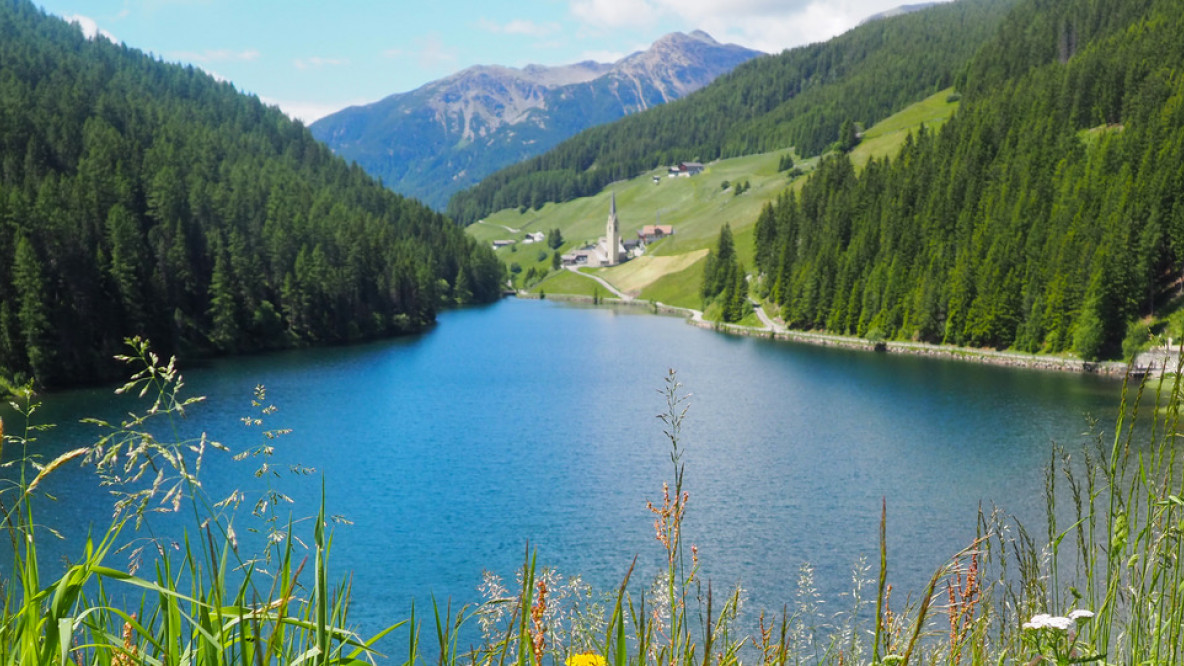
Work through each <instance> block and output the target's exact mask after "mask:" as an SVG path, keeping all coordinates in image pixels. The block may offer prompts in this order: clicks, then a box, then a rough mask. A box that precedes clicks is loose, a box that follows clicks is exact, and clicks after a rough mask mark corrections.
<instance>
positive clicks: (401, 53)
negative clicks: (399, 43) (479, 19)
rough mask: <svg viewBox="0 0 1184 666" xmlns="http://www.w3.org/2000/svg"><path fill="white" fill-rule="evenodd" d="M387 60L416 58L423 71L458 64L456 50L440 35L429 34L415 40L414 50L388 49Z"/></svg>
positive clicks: (384, 53)
mask: <svg viewBox="0 0 1184 666" xmlns="http://www.w3.org/2000/svg"><path fill="white" fill-rule="evenodd" d="M382 55H383V57H385V58H414V59H415V61H416V64H418V65H419V66H420V68H422V69H438V68H441V67H444V66H446V65H451V64H453V63H455V62H456V59H457V55H456V49H454V48H451V47H449V46H447V45H446V44H445V43H444V41H443V40H441V39H440V35H439V34H438V33H434V32H433V33H428V34H426V35H424V36H423V37H420V38H418V39H416V40H415V43H414V45H413V47H412V48H409V49H400V48H393V49H387V50H385V51H383V52H382Z"/></svg>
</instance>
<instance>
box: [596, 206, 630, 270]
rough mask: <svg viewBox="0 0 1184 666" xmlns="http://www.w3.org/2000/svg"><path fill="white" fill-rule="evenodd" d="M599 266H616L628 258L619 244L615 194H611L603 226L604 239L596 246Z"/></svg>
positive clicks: (619, 231)
mask: <svg viewBox="0 0 1184 666" xmlns="http://www.w3.org/2000/svg"><path fill="white" fill-rule="evenodd" d="M596 252H597V254H598V255H599V257H598V258H599V259H600V265H601V266H616V265H617V264H619V263H621V262H622V261H625V258H626V257H627V256H628V255H627V254H626V253H625V246H624V245H622V244H621V223H620V221H619V220H617V193H616V192H613V198H612V202H611V203H610V204H609V207H608V222H606V223H605V225H604V238H601V239H600V242H599V243H597V245H596Z"/></svg>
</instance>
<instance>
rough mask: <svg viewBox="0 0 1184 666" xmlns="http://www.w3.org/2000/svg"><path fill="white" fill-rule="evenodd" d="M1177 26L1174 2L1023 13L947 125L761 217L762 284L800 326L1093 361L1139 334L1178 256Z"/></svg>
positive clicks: (1182, 31)
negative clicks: (1075, 355) (1143, 318)
mask: <svg viewBox="0 0 1184 666" xmlns="http://www.w3.org/2000/svg"><path fill="white" fill-rule="evenodd" d="M1181 35H1184V12H1181V11H1180V5H1179V2H1178V1H1177V0H1107V1H1105V2H1103V1H1101V0H1071V1H1068V2H1056V3H1053V2H1044V1H1041V0H1027V1H1025V2H1024V3H1022V4H1020V5H1018V6H1017V7H1016V8H1015V11H1013V12H1012V13H1011V14H1010V15H1009V16H1008V18H1007V20H1006V21H1005V22H1004V24H1003V25H1002V26H1001V27H1000V29H999V30H998V33H997V34H996V35H995V37H994V38H993V39H992V41H991V42H989V43H988V44H987V45H986V46H985V47H984V48H983V49H982V51H981V53H980V54H979V56H978V57H976V58H975V59H974V60H973V61H972V62H971V64H970V66H969V67H968V68H967V70H966V74H965V78H964V80H963V81H962V82H961V89H962V90H963V91H964V97H963V103H962V106H961V109H960V110H959V112H958V114H957V115H956V116H955V118H954V119H953V120H951V121H950V122H949V123H948V124H947V125H945V126H944V127H943V128H942V129H941V131H940V132H936V133H935V132H928V131H923V132H921V133H920V134H918V135H916V136H914V137H911V138H910V139H909V141H908V142H907V143H906V145H905V147H904V149H903V150H902V152H901V153H900V155H899V156H897V157H896V158H894V159H891V160H888V159H885V160H880V161H873V162H871V163H870V164H868V165H867V167H866V169H865V170H864V171H863V172H862V173H860V174H858V175H857V174H856V171H855V169H854V168H853V167H852V165H851V163H850V162H849V161H848V160H847V158H846V157H845V156H835V157H831V158H828V159H826V160H824V161H823V163H822V165H821V166H820V168H819V170H818V172H817V173H816V174H815V175H814V177H813V178H812V179H811V180H810V181H809V182H808V183H807V184H806V185H805V186H804V188H803V189H802V191H801V193H800V195H794V194H785V195H783V196H782V197H781V198H780V200H779V201H777V202H776V203H775V204H774V205H770V206H769V207H767V208H766V209H765V210H764V212H763V213H762V214H761V216H760V218H759V220H758V222H757V227H756V248H757V250H756V251H757V254H756V264H757V269H758V271H759V272H760V273H761V274H762V276H763V287H764V289H765V290H767V292H768V294H769V296H770V297H771V298H772V299H773V301H775V302H776V303H777V304H779V305H780V306H781V312H782V314H783V316H784V317H785V318H786V320H787V322H788V323H790V324H791V325H793V326H796V327H802V328H819V329H826V330H830V331H835V332H842V333H851V334H856V335H861V336H877V335H881V336H884V337H888V338H898V339H916V340H923V341H928V342H944V343H953V344H960V345H974V346H993V347H999V348H1004V347H1013V348H1017V349H1021V350H1026V351H1044V352H1053V353H1056V352H1062V351H1075V352H1077V353H1079V354H1080V355H1082V356H1083V357H1084V358H1086V359H1095V358H1099V357H1114V356H1117V355H1119V354H1120V353H1121V351H1122V347H1123V342H1124V339H1126V340H1127V341H1128V342H1129V343H1130V344H1131V346H1134V345H1136V344H1138V343H1141V342H1146V338H1147V334H1148V331H1147V330H1146V328H1145V326H1144V327H1140V326H1139V325H1138V323H1137V319H1138V318H1139V317H1141V316H1144V315H1146V314H1149V313H1152V312H1154V311H1156V309H1157V308H1158V309H1162V308H1164V307H1165V306H1169V305H1171V306H1172V307H1178V303H1173V300H1178V299H1179V289H1178V287H1179V283H1180V280H1179V278H1180V275H1181V273H1180V271H1181V268H1182V266H1184V75H1182V74H1184V40H1181V38H1180V36H1181ZM1169 334H1171V333H1170V332H1169ZM1179 334H1180V331H1175V335H1177V336H1178V335H1179Z"/></svg>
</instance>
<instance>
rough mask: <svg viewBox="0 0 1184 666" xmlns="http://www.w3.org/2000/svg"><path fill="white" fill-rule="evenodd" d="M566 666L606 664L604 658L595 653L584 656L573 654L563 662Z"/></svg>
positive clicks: (600, 665) (602, 665)
mask: <svg viewBox="0 0 1184 666" xmlns="http://www.w3.org/2000/svg"><path fill="white" fill-rule="evenodd" d="M564 663H565V664H566V666H606V664H607V663H608V662H606V661H605V659H604V657H602V656H600V655H598V654H596V653H595V652H586V653H584V654H573V655H572V656H570V657H568V658H567V661H566V662H564Z"/></svg>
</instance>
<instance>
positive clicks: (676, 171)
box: [667, 162, 704, 178]
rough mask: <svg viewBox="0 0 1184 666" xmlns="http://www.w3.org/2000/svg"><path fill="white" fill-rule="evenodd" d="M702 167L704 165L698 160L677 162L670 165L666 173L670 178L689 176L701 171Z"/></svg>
mask: <svg viewBox="0 0 1184 666" xmlns="http://www.w3.org/2000/svg"><path fill="white" fill-rule="evenodd" d="M703 169H704V166H703V165H702V164H700V163H698V162H679V163H678V164H676V165H674V166H672V167H670V171H669V173H668V174H667V175H668V176H669V177H670V178H680V177H685V178H690V177H691V176H697V175H699V174H701V173H703Z"/></svg>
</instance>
